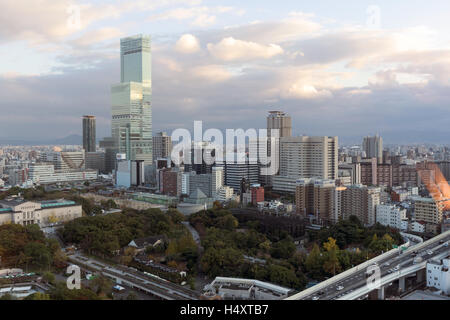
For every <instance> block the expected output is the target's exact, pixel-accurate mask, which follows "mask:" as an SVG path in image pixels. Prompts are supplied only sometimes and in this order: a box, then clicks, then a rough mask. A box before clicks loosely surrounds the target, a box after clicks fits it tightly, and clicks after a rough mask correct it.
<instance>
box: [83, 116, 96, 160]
mask: <svg viewBox="0 0 450 320" xmlns="http://www.w3.org/2000/svg"><path fill="white" fill-rule="evenodd" d="M95 130H96V129H95V117H94V116H83V149H84V151H85V152H95V150H96V140H95V139H96V138H95Z"/></svg>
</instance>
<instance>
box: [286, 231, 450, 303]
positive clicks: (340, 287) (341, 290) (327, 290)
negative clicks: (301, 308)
mask: <svg viewBox="0 0 450 320" xmlns="http://www.w3.org/2000/svg"><path fill="white" fill-rule="evenodd" d="M402 236H403V237H404V238H406V239H408V241H407V242H406V243H405V244H404V245H402V246H401V247H400V248H397V249H393V250H390V251H388V252H386V253H384V254H382V255H379V256H377V257H375V258H374V259H371V260H369V261H366V262H364V263H362V264H360V265H358V266H356V267H354V268H351V269H349V270H347V271H344V272H342V273H340V274H338V275H336V276H335V277H332V278H330V279H327V280H325V281H323V282H321V283H319V284H317V285H315V286H313V287H311V288H308V289H306V290H304V291H302V292H299V293H297V294H295V295H292V296H290V297H288V298H287V299H286V300H336V299H339V300H351V299H358V298H361V297H364V296H365V295H367V294H368V293H369V292H371V291H373V290H374V289H373V288H371V286H368V284H367V279H366V272H367V270H368V268H369V267H370V266H372V265H374V264H376V265H377V266H378V267H379V268H380V275H381V283H382V284H383V283H388V284H389V283H391V282H392V281H394V280H397V279H400V280H401V282H400V286H401V285H402V283H403V285H404V282H403V281H404V279H405V278H404V277H405V276H408V275H411V274H414V273H416V272H418V271H419V270H423V269H424V268H426V261H427V260H430V259H433V258H439V257H441V256H445V255H448V254H450V246H449V245H448V243H449V242H450V231H447V232H445V233H442V234H440V235H438V236H436V237H434V238H432V239H430V240H428V241H425V242H423V241H420V240H421V238H420V237H416V236H412V235H408V234H402ZM415 257H421V258H422V259H423V260H422V262H420V263H418V264H414V258H415ZM383 288H384V287H383V285H381V288H380V290H384V289H383Z"/></svg>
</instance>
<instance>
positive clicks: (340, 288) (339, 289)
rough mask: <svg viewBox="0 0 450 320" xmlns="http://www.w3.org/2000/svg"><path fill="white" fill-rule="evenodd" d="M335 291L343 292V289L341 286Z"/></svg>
mask: <svg viewBox="0 0 450 320" xmlns="http://www.w3.org/2000/svg"><path fill="white" fill-rule="evenodd" d="M336 290H337V291H341V290H344V287H343V286H339V287H337V288H336Z"/></svg>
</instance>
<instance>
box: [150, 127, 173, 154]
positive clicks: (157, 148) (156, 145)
mask: <svg viewBox="0 0 450 320" xmlns="http://www.w3.org/2000/svg"><path fill="white" fill-rule="evenodd" d="M171 152H172V137H170V136H168V135H167V133H166V132H158V134H157V135H156V136H154V137H153V161H155V160H157V159H159V158H169V157H170V153H171Z"/></svg>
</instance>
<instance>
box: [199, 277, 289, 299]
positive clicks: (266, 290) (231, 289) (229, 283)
mask: <svg viewBox="0 0 450 320" xmlns="http://www.w3.org/2000/svg"><path fill="white" fill-rule="evenodd" d="M204 289H205V291H207V292H210V293H216V294H218V295H220V296H221V297H222V298H223V299H233V300H234V299H240V300H282V299H284V298H287V297H288V296H289V295H290V294H291V293H292V292H293V290H292V289H289V288H285V287H281V286H278V285H275V284H272V283H268V282H263V281H259V280H251V279H238V278H225V277H216V278H215V279H214V281H213V282H212V283H211V284H209V285H206V286H205V288H204Z"/></svg>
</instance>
